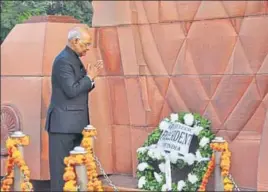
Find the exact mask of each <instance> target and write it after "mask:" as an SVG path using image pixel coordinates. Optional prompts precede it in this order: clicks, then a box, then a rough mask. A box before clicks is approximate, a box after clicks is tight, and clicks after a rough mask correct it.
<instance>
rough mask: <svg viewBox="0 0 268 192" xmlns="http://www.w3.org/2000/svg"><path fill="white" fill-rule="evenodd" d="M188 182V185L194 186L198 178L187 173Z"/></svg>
mask: <svg viewBox="0 0 268 192" xmlns="http://www.w3.org/2000/svg"><path fill="white" fill-rule="evenodd" d="M188 180H189V181H190V183H192V184H194V183H196V182H197V181H198V178H197V176H196V175H194V174H191V173H189V174H188Z"/></svg>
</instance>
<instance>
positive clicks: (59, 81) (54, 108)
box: [46, 46, 95, 133]
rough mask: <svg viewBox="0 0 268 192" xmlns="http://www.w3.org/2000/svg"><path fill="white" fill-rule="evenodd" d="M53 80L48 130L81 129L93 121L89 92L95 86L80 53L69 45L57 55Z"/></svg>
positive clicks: (74, 130) (71, 130)
mask: <svg viewBox="0 0 268 192" xmlns="http://www.w3.org/2000/svg"><path fill="white" fill-rule="evenodd" d="M51 83H52V95H51V100H50V106H49V109H48V112H47V119H46V130H47V131H48V132H53V133H81V132H82V130H83V128H84V127H86V126H87V125H88V124H89V113H88V93H89V92H90V91H91V90H92V89H94V87H95V86H94V83H93V82H92V81H91V80H90V78H89V77H88V76H87V75H86V70H85V68H84V66H83V64H82V62H81V61H80V59H79V57H78V55H77V54H76V53H75V52H74V51H73V50H72V49H71V48H69V47H68V46H66V47H65V49H64V50H63V51H62V52H61V53H60V54H59V55H58V56H57V57H56V58H55V61H54V63H53V67H52V76H51Z"/></svg>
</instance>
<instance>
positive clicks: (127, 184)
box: [99, 174, 214, 191]
mask: <svg viewBox="0 0 268 192" xmlns="http://www.w3.org/2000/svg"><path fill="white" fill-rule="evenodd" d="M213 177H214V176H213V174H212V175H211V178H210V179H209V182H208V185H207V190H208V191H213V187H214V185H213V184H214V178H213ZM99 178H100V179H101V180H102V182H103V190H104V191H114V189H113V187H111V186H110V185H109V184H108V183H107V181H106V180H105V179H104V177H103V176H100V177H99ZM109 178H110V180H111V181H112V182H113V184H114V185H115V186H116V187H117V189H118V191H146V190H140V189H138V188H137V186H138V180H137V178H134V177H132V176H131V175H109Z"/></svg>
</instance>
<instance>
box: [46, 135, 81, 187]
mask: <svg viewBox="0 0 268 192" xmlns="http://www.w3.org/2000/svg"><path fill="white" fill-rule="evenodd" d="M81 140H82V134H70V133H49V168H50V189H51V191H63V187H64V181H63V174H64V168H65V165H64V157H67V156H69V154H70V151H71V150H73V149H74V147H76V146H80V143H81Z"/></svg>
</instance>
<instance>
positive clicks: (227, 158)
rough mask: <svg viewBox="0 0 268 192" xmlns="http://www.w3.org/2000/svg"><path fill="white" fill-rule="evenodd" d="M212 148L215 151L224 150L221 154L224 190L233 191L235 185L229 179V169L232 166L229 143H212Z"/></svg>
mask: <svg viewBox="0 0 268 192" xmlns="http://www.w3.org/2000/svg"><path fill="white" fill-rule="evenodd" d="M210 146H211V148H212V149H213V150H215V151H219V152H222V155H221V163H220V166H221V175H222V176H223V184H224V191H233V189H234V185H233V184H232V181H231V180H230V179H229V177H228V176H229V171H230V167H231V152H230V150H229V146H228V143H227V142H226V141H225V142H223V143H211V145H210Z"/></svg>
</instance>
